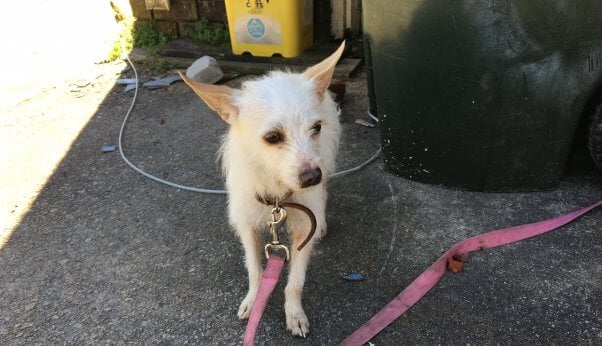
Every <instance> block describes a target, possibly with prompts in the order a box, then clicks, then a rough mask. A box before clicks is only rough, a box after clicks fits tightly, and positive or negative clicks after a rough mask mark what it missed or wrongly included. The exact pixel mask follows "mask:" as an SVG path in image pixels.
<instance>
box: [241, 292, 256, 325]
mask: <svg viewBox="0 0 602 346" xmlns="http://www.w3.org/2000/svg"><path fill="white" fill-rule="evenodd" d="M254 302H255V292H250V291H249V293H247V296H246V297H245V299H243V300H242V303H240V307H239V308H238V318H240V319H241V320H246V319H249V316H250V315H251V308H252V307H253V303H254Z"/></svg>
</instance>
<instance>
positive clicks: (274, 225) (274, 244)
mask: <svg viewBox="0 0 602 346" xmlns="http://www.w3.org/2000/svg"><path fill="white" fill-rule="evenodd" d="M279 204H280V203H279V202H278V201H276V207H274V208H273V209H272V217H271V220H270V221H268V227H270V231H271V232H272V241H271V242H270V243H267V244H265V257H266V258H270V250H272V251H284V253H285V255H286V260H287V261H289V260H290V259H291V255H290V252H289V250H288V247H286V245H282V244H280V239H279V237H278V230H280V228H282V226H283V225H284V222H285V221H286V210H284V208H282V207H280V205H279Z"/></svg>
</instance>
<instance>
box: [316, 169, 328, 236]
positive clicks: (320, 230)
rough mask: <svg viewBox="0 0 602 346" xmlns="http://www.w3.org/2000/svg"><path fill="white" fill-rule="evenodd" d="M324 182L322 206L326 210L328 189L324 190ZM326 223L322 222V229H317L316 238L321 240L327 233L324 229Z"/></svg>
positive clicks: (324, 184)
mask: <svg viewBox="0 0 602 346" xmlns="http://www.w3.org/2000/svg"><path fill="white" fill-rule="evenodd" d="M326 185H327V184H326V182H325V181H324V182H322V205H324V208H326V202H327V201H328V189H327V188H326ZM326 228H327V227H326V221H324V222H322V227H320V228H318V232H319V233H318V237H319V238H320V239H322V238H323V237H324V236H326V233H328V230H327V229H326Z"/></svg>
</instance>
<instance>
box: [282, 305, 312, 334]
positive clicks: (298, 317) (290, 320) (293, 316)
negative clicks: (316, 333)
mask: <svg viewBox="0 0 602 346" xmlns="http://www.w3.org/2000/svg"><path fill="white" fill-rule="evenodd" d="M285 310H286V329H288V330H290V331H291V332H292V333H293V335H296V336H300V337H303V338H304V337H306V336H307V334H309V321H308V320H307V316H306V315H305V312H304V311H303V308H302V307H300V306H299V307H296V308H291V307H288V306H287V307H286V308H285Z"/></svg>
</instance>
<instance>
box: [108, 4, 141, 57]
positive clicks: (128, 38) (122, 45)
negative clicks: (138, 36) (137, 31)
mask: <svg viewBox="0 0 602 346" xmlns="http://www.w3.org/2000/svg"><path fill="white" fill-rule="evenodd" d="M114 10H115V11H116V14H115V19H116V20H117V21H118V24H119V37H118V38H117V39H116V40H115V41H114V42H113V46H111V50H110V51H109V54H108V57H107V60H108V61H113V60H116V59H119V58H121V55H122V54H123V53H124V51H123V50H124V49H125V50H126V51H130V50H131V49H132V48H133V46H134V38H133V36H132V32H133V28H134V23H135V22H136V19H135V18H133V17H127V16H124V15H122V14H121V12H117V11H118V10H117V9H116V8H114ZM118 14H119V16H118Z"/></svg>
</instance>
